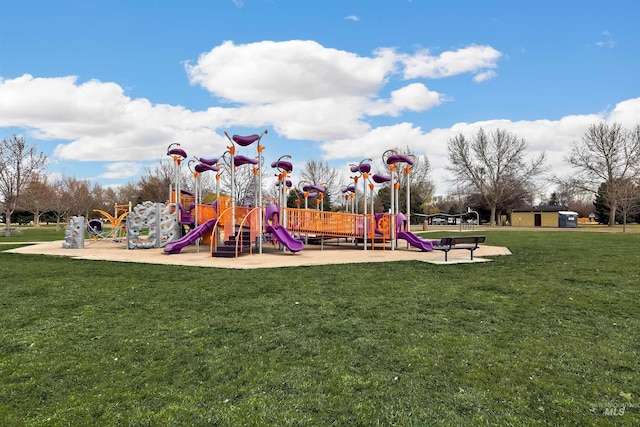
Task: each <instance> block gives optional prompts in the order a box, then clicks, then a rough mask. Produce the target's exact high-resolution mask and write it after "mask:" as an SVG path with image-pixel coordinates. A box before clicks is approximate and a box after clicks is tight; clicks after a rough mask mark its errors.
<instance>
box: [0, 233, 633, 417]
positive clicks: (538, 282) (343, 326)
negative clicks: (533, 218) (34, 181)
mask: <svg viewBox="0 0 640 427" xmlns="http://www.w3.org/2000/svg"><path fill="white" fill-rule="evenodd" d="M482 234H485V235H487V243H488V244H493V245H500V246H507V247H509V249H511V251H512V252H513V255H511V256H501V257H495V258H494V261H493V262H490V263H482V264H480V263H479V264H456V265H433V264H427V263H421V262H397V263H380V264H376V263H370V264H353V265H330V266H315V267H296V268H277V269H260V270H242V271H235V270H227V269H216V268H194V267H175V266H158V265H149V264H129V263H115V262H103V261H87V260H74V259H68V258H59V257H46V256H34V255H18V254H9V253H3V252H0V295H1V299H0V325H2V326H1V328H0V420H1V421H0V425H8V426H22V425H24V426H40V425H42V426H45V425H46V426H50V425H51V426H57V425H65V426H66V425H70V426H83V425H92V426H96V425H105V426H107V425H108V426H118V425H122V426H173V425H187V426H198V425H228V426H238V425H310V426H324V425H345V426H346V425H348V426H353V425H362V426H371V425H403V426H404V425H416V426H423V425H455V426H460V425H499V426H503V425H523V426H525V425H526V426H529V425H575V426H584V425H603V426H605V425H628V426H632V425H633V426H635V425H638V424H639V423H640V399H639V396H640V381H639V378H640V358H639V356H640V306H639V304H638V302H639V301H640V250H639V249H640V235H638V234H620V233H617V234H603V233H590V232H585V233H580V232H578V233H575V232H569V233H563V232H552V231H536V232H520V231H510V232H504V231H483V232H482ZM431 236H435V235H434V234H430V237H431ZM59 238H61V237H59ZM3 249H4V246H0V251H1V250H3ZM132 256H133V255H132ZM177 256H179V255H177ZM254 256H260V255H254Z"/></svg>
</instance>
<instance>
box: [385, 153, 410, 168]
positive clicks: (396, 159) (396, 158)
mask: <svg viewBox="0 0 640 427" xmlns="http://www.w3.org/2000/svg"><path fill="white" fill-rule="evenodd" d="M394 163H406V164H408V165H410V166H411V165H413V160H411V158H409V157H407V156H403V155H402V154H393V155H391V156H389V157H388V158H387V164H388V165H392V164H394Z"/></svg>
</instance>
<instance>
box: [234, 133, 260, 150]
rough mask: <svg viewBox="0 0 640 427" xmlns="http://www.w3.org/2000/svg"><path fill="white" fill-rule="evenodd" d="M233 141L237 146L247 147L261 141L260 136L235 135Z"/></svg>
mask: <svg viewBox="0 0 640 427" xmlns="http://www.w3.org/2000/svg"><path fill="white" fill-rule="evenodd" d="M231 139H233V142H235V143H236V144H238V145H242V146H243V147H246V146H247V145H251V144H253V143H254V142H256V141H257V140H259V139H260V135H249V136H240V135H233V136H232V137H231Z"/></svg>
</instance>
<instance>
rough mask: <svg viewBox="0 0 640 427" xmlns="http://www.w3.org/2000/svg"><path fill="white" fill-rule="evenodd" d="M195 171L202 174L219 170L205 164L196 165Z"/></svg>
mask: <svg viewBox="0 0 640 427" xmlns="http://www.w3.org/2000/svg"><path fill="white" fill-rule="evenodd" d="M195 170H196V172H198V173H202V172H206V171H213V172H218V171H219V170H220V168H219V167H217V166H214V165H208V164H206V163H198V164H197V165H196V167H195Z"/></svg>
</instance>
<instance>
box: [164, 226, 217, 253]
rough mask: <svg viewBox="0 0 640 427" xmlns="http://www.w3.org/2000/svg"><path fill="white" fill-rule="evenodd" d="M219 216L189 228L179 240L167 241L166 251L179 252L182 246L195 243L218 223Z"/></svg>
mask: <svg viewBox="0 0 640 427" xmlns="http://www.w3.org/2000/svg"><path fill="white" fill-rule="evenodd" d="M216 221H218V219H217V218H214V219H210V220H209V221H207V222H204V223H202V224H200V225H199V226H197V227H196V228H194V229H193V230H189V232H188V233H187V234H185V235H184V236H182V237H181V238H179V239H178V240H172V241H171V242H169V243H167V245H166V246H165V247H164V253H166V254H179V253H180V251H181V250H182V248H184V247H185V246H189V245H191V244H193V243H195V241H196V240H198V239H199V238H200V237H202V236H203V235H204V233H206V232H207V231H211V229H212V228H213V226H214V225H216Z"/></svg>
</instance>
